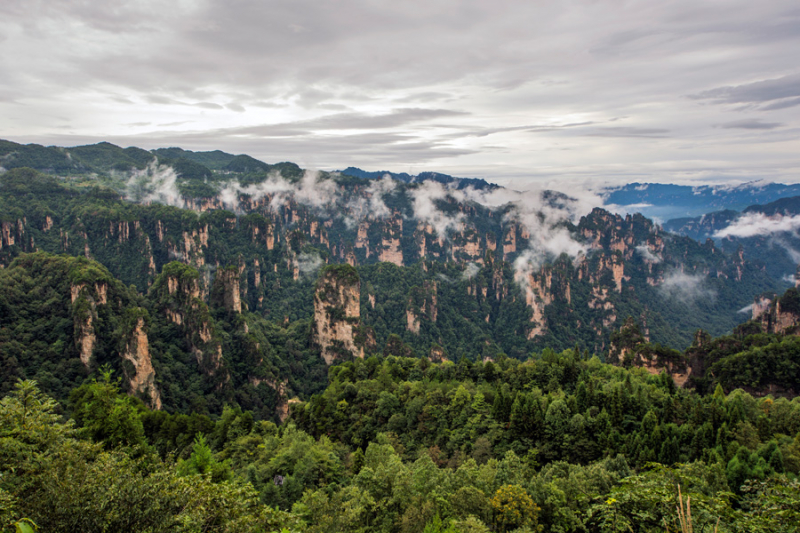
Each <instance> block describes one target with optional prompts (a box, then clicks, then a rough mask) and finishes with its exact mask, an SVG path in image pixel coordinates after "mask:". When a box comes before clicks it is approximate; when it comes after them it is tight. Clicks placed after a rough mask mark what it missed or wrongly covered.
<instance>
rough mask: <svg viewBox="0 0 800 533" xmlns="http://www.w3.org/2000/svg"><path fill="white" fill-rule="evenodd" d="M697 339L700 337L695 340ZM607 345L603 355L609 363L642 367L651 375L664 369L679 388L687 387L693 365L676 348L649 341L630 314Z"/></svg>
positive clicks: (700, 337)
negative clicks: (607, 349) (605, 353)
mask: <svg viewBox="0 0 800 533" xmlns="http://www.w3.org/2000/svg"><path fill="white" fill-rule="evenodd" d="M698 338H699V339H700V340H697V339H698ZM701 340H702V335H700V336H699V337H697V336H696V340H695V342H696V343H697V342H700V341H701ZM610 344H611V346H610V348H609V351H608V355H607V356H606V361H607V362H608V363H611V364H614V365H618V366H625V367H628V368H630V367H639V368H644V369H645V370H647V372H649V373H650V374H654V375H658V374H661V372H666V373H667V374H669V375H670V376H671V377H672V380H673V381H674V382H675V385H677V386H678V387H684V386H686V383H687V382H688V380H689V377H690V376H692V374H693V366H692V365H691V364H690V361H689V360H688V358H687V357H686V356H684V354H682V353H681V352H679V351H677V350H672V349H670V348H666V347H663V346H659V345H651V344H649V343H648V341H647V338H646V337H645V336H644V335H643V334H642V332H641V330H640V328H639V325H638V324H637V323H636V321H635V320H634V319H633V318H632V317H628V319H627V320H626V321H625V323H624V324H623V325H622V327H621V328H620V329H619V330H618V331H616V332H614V333H612V334H611V343H610Z"/></svg>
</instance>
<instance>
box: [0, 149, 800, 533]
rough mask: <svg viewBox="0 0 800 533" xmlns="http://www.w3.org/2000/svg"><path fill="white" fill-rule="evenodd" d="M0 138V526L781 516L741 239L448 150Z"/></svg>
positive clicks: (766, 325) (762, 347) (403, 526)
mask: <svg viewBox="0 0 800 533" xmlns="http://www.w3.org/2000/svg"><path fill="white" fill-rule="evenodd" d="M0 159H2V162H3V165H4V167H5V168H10V169H11V170H9V171H7V172H5V173H3V174H0V229H1V230H2V231H0V265H2V267H3V268H2V269H0V394H2V396H3V399H2V401H1V402H0V432H1V433H2V434H1V435H0V462H1V463H2V464H1V465H0V473H1V475H0V514H1V515H2V516H0V521H1V523H2V525H3V526H4V527H6V528H7V529H8V530H14V528H15V527H16V528H18V529H19V530H21V531H27V530H26V529H24V528H29V529H30V528H33V527H34V526H33V524H36V526H38V528H39V531H65V532H66V531H78V530H85V531H142V532H145V531H148V532H153V531H284V530H285V531H298V532H300V531H308V532H313V531H320V532H322V531H363V532H367V531H386V532H404V533H405V532H417V531H424V532H426V533H436V532H445V531H447V532H450V533H456V532H464V533H466V532H482V531H498V532H510V531H518V532H525V531H563V532H567V531H570V532H571V531H576V532H578V531H636V532H639V531H642V532H645V531H648V532H649V531H680V530H683V531H687V529H685V528H686V527H689V526H688V525H687V522H691V523H692V527H693V528H694V531H714V530H715V528H716V531H720V532H724V531H737V532H738V531H797V530H798V529H800V526H798V524H800V484H799V483H798V481H797V475H798V473H800V403H798V402H800V400H798V399H797V395H798V393H800V385H798V383H800V359H798V353H800V345H798V342H800V341H798V337H797V336H796V334H797V332H798V330H800V293H799V292H798V291H797V290H796V289H789V290H788V291H785V292H783V291H784V289H785V287H786V286H787V283H786V282H785V281H783V280H780V279H778V278H776V277H775V276H774V275H772V274H770V273H769V271H768V270H769V269H767V268H765V265H764V264H763V263H760V262H759V261H758V260H753V259H751V258H749V257H748V256H746V255H745V254H744V253H743V251H742V250H741V249H728V250H727V251H725V250H723V249H720V248H718V247H716V246H715V245H714V243H712V242H711V241H707V242H705V243H702V244H701V243H698V242H696V241H694V240H692V239H690V238H688V237H678V236H674V235H671V234H668V233H664V232H663V231H661V230H660V228H659V227H658V226H657V225H655V224H653V223H652V221H649V220H647V219H645V218H644V217H642V216H640V215H636V216H628V217H620V216H618V215H612V214H611V213H608V212H606V211H604V210H602V209H595V210H593V211H591V212H590V213H589V214H586V215H584V216H582V217H580V218H579V219H575V220H572V219H569V218H565V217H564V216H563V213H564V209H565V208H564V205H567V204H569V202H570V201H571V200H570V199H569V198H567V197H565V196H563V195H558V194H554V193H550V192H547V193H546V194H543V196H542V199H541V201H542V202H543V203H542V204H541V205H540V206H539V207H540V208H541V210H542V211H541V212H538V213H530V212H524V211H522V210H521V208H520V206H519V205H518V204H515V203H509V204H505V205H503V206H500V207H497V206H492V207H489V206H487V204H485V203H481V201H483V200H485V198H484V197H483V196H481V195H483V194H488V193H494V192H497V188H496V187H495V186H489V185H486V184H485V182H484V183H483V184H480V183H478V185H480V191H482V192H480V193H478V192H475V190H474V189H473V187H475V186H476V183H473V182H469V181H464V180H461V181H460V180H458V179H457V178H452V177H449V176H444V175H432V176H429V178H430V182H431V183H428V184H426V183H425V182H415V181H414V180H411V179H409V180H405V179H403V180H402V181H401V182H399V183H397V184H394V183H391V182H390V181H388V180H389V178H381V179H374V178H376V177H377V176H369V177H357V176H347V175H335V174H326V173H323V174H322V175H316V174H310V173H308V172H305V171H303V170H302V169H300V168H299V167H297V166H296V165H294V164H291V163H279V164H276V165H268V164H266V163H263V162H260V161H257V160H255V159H253V158H249V157H248V156H243V155H241V156H233V155H231V154H225V153H224V152H218V151H217V152H189V151H185V150H181V149H179V148H170V149H165V150H157V151H154V152H152V153H151V152H146V151H144V150H138V149H134V148H128V149H122V148H119V147H115V146H114V145H110V144H108V143H101V144H100V145H93V146H88V147H76V148H70V149H58V148H44V147H36V146H34V145H28V146H26V147H23V146H22V145H15V144H14V143H7V142H3V143H0ZM26 166H35V167H36V168H37V169H38V170H39V171H42V172H39V171H35V170H32V169H30V168H25V167H26ZM159 180H161V181H159ZM171 180H174V181H171ZM443 184H444V185H443ZM256 186H257V187H261V189H254V188H252V187H256ZM248 187H250V188H248ZM448 187H449V188H448ZM166 189H169V194H172V193H173V192H175V191H177V192H175V194H177V195H178V196H175V197H172V196H169V194H166V193H164V192H163V190H166ZM159 191H161V192H159ZM253 191H261V192H258V194H256V193H254V192H253ZM264 191H271V192H266V193H265V192H264ZM275 191H277V192H275ZM310 191H321V193H320V194H328V195H329V196H330V197H332V198H335V199H336V200H335V202H333V203H324V201H327V200H325V199H324V198H323V197H317V196H313V195H312V193H311V192H310ZM465 191H466V192H465ZM470 191H471V192H470ZM501 192H502V191H501ZM503 194H505V193H503ZM259 195H260V196H259ZM304 195H305V196H304ZM226 198H227V200H226ZM230 198H234V200H233V201H232V202H233V203H230V201H231V200H230ZM537 201H538V200H537ZM226 202H228V203H226ZM426 202H427V203H426ZM165 204H173V205H165ZM365 206H368V207H369V209H367V208H366V207H365ZM376 206H377V207H376ZM381 206H382V207H381ZM364 209H367V211H368V212H365V211H364ZM426 212H431V213H433V214H432V215H430V218H427V219H426V218H424V217H425V216H427V215H425V213H426ZM365 213H366V214H365ZM553 213H556V214H557V216H555V215H553ZM554 216H555V218H548V217H554ZM359 217H360V218H359ZM526 217H527V218H526ZM436 224H439V227H436ZM526 224H528V225H532V226H533V227H535V228H538V233H537V232H536V231H531V230H529V229H528V227H527V226H526ZM545 238H547V239H550V241H548V242H544V241H542V239H545ZM559 240H560V241H563V242H567V243H569V246H573V245H574V246H573V248H571V249H570V248H569V247H567V248H565V249H561V248H557V247H555V245H553V244H552V243H553V242H557V241H559ZM537 246H540V247H541V246H544V247H545V248H546V250H555V252H557V253H551V252H550V251H547V253H545V252H542V251H541V250H542V249H541V248H536V247H537ZM548 247H549V248H548ZM572 249H575V250H578V253H577V254H574V253H572V251H570V250H572ZM534 252H535V253H534ZM539 252H541V254H540V255H536V254H537V253H539ZM778 292H783V295H782V296H780V297H775V296H774V295H775V294H776V293H778ZM754 298H755V304H753V309H754V311H753V313H752V317H753V320H750V321H747V322H744V323H741V324H740V322H742V320H743V319H744V318H745V316H744V315H742V314H737V311H738V310H740V309H742V308H743V307H745V306H746V305H747V304H752V303H753V301H754ZM700 328H703V329H700ZM689 508H690V509H691V511H690V512H689V511H688V509H689ZM687 513H689V514H690V516H689V515H688V514H687ZM682 528H683V529H682Z"/></svg>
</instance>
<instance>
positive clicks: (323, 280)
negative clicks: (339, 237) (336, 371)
mask: <svg viewBox="0 0 800 533" xmlns="http://www.w3.org/2000/svg"><path fill="white" fill-rule="evenodd" d="M360 301H361V281H360V279H359V277H358V272H357V271H356V269H355V268H353V267H351V266H350V265H346V264H345V265H331V266H329V267H327V268H326V269H325V270H323V272H322V274H321V275H320V278H319V280H318V281H317V286H316V290H315V292H314V340H315V342H316V343H317V344H318V345H319V347H320V350H321V354H322V358H323V359H324V360H325V363H327V364H329V365H330V364H332V363H333V362H334V361H335V360H336V359H337V358H340V357H345V356H347V355H348V354H350V355H353V356H355V357H364V346H357V344H356V335H357V334H358V328H359V326H360V318H361V308H360Z"/></svg>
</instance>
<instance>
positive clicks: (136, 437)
mask: <svg viewBox="0 0 800 533" xmlns="http://www.w3.org/2000/svg"><path fill="white" fill-rule="evenodd" d="M0 469H2V477H0V491H2V492H0V506H1V507H0V513H2V521H3V522H2V523H3V524H12V523H13V522H14V521H17V520H19V519H21V518H27V519H30V520H32V521H33V522H34V523H36V524H37V525H38V527H39V530H40V531H47V532H51V531H65V532H66V531H237V532H240V531H281V530H282V529H283V530H287V531H308V532H315V531H319V532H323V531H324V532H330V531H354V532H355V531H364V532H367V531H370V532H371V531H386V532H416V531H425V532H429V533H430V532H438V531H448V532H478V531H502V532H506V531H563V532H567V531H576V532H577V531H636V532H648V531H665V530H670V531H679V530H680V527H681V525H680V522H679V520H680V512H679V502H682V504H683V513H684V515H685V513H686V503H687V500H689V502H690V503H689V504H690V513H691V520H692V523H693V527H694V531H713V530H714V528H716V530H717V531H721V532H725V531H731V532H734V531H742V532H744V531H748V532H752V531H797V530H798V527H800V526H798V525H799V524H800V483H798V481H797V474H798V472H800V400H798V399H794V400H791V401H789V400H787V399H785V398H781V399H777V400H775V399H773V398H770V397H765V398H760V399H756V398H753V397H752V396H750V395H749V394H747V393H745V392H743V391H741V390H736V391H733V392H731V393H730V394H727V395H726V394H724V393H723V391H722V390H721V388H717V390H716V391H715V392H714V393H713V394H709V395H706V396H702V395H699V394H697V393H694V392H689V391H684V390H680V389H676V388H675V387H674V385H673V384H672V381H671V380H670V379H668V378H667V377H666V376H665V375H662V376H653V375H649V374H647V373H645V372H644V371H641V370H638V369H633V370H627V369H623V368H618V367H613V366H610V365H605V364H602V363H600V362H599V361H598V360H597V359H596V358H591V359H589V358H588V357H587V355H586V354H582V353H579V352H575V351H573V350H567V351H565V352H562V353H560V354H556V353H554V352H552V351H545V352H544V353H543V354H541V355H540V356H538V357H536V358H533V359H531V360H528V361H526V362H523V363H519V362H517V361H514V360H510V359H500V360H498V361H496V362H487V363H485V364H482V363H477V364H471V363H468V362H466V361H462V362H460V363H458V364H453V363H449V362H445V363H442V364H432V363H430V362H429V361H428V360H427V359H412V358H401V357H393V356H389V357H385V358H377V357H373V358H370V359H367V360H364V361H362V360H354V361H351V362H347V363H344V364H341V365H338V366H334V367H332V368H331V370H330V385H329V387H328V388H327V389H326V390H325V392H324V393H322V394H320V395H317V396H314V397H313V398H312V399H311V401H309V402H307V403H301V404H296V405H295V406H294V409H293V413H292V416H291V417H290V419H289V420H288V421H287V422H286V423H284V424H283V425H280V426H277V425H276V424H274V423H272V422H267V421H260V422H259V421H256V420H254V418H253V416H252V414H250V413H249V412H243V411H241V410H240V409H238V408H232V407H226V408H225V410H224V412H223V414H222V416H220V417H219V418H218V419H216V420H212V419H211V418H208V417H206V416H203V415H191V416H189V415H185V414H168V413H164V412H156V411H150V410H149V409H147V408H146V407H144V406H143V404H142V403H141V402H140V401H138V400H136V399H134V398H131V397H129V396H127V395H125V394H122V393H120V392H119V389H118V385H117V383H116V382H115V380H114V379H113V377H112V374H111V372H110V371H109V370H108V369H107V368H106V369H101V372H100V374H99V375H98V377H97V379H94V380H92V381H90V382H87V383H85V384H84V385H82V386H80V387H78V388H77V389H75V390H74V391H73V392H72V393H71V395H70V401H69V402H68V403H67V404H66V405H59V404H57V403H55V402H54V401H53V400H51V399H50V398H48V397H46V396H45V395H44V394H43V393H42V392H40V391H39V390H38V388H37V386H36V384H35V383H34V382H31V381H20V382H18V383H17V385H16V386H15V388H14V391H13V392H11V393H10V394H9V395H7V396H6V397H5V398H4V399H3V400H2V402H0ZM679 492H680V494H681V495H682V498H681V499H680V500H679Z"/></svg>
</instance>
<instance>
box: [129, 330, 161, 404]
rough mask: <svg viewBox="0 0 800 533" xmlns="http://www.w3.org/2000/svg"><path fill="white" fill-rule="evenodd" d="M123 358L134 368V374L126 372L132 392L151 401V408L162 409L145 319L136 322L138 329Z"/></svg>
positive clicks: (132, 336)
mask: <svg viewBox="0 0 800 533" xmlns="http://www.w3.org/2000/svg"><path fill="white" fill-rule="evenodd" d="M122 358H123V359H124V360H125V361H127V362H129V363H130V364H131V365H132V367H133V371H132V372H126V376H127V378H128V384H129V385H130V390H131V392H132V393H138V394H143V395H145V396H146V397H148V398H149V399H150V401H149V403H150V407H152V408H153V409H161V394H160V393H159V391H158V388H157V387H156V384H155V378H156V372H155V370H154V369H153V361H152V359H151V357H150V342H149V340H148V338H147V333H146V332H145V320H144V317H141V316H140V317H139V318H138V319H137V320H136V327H135V328H134V329H133V331H132V332H131V334H130V336H129V338H128V342H127V343H126V345H125V349H124V350H123V351H122Z"/></svg>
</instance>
